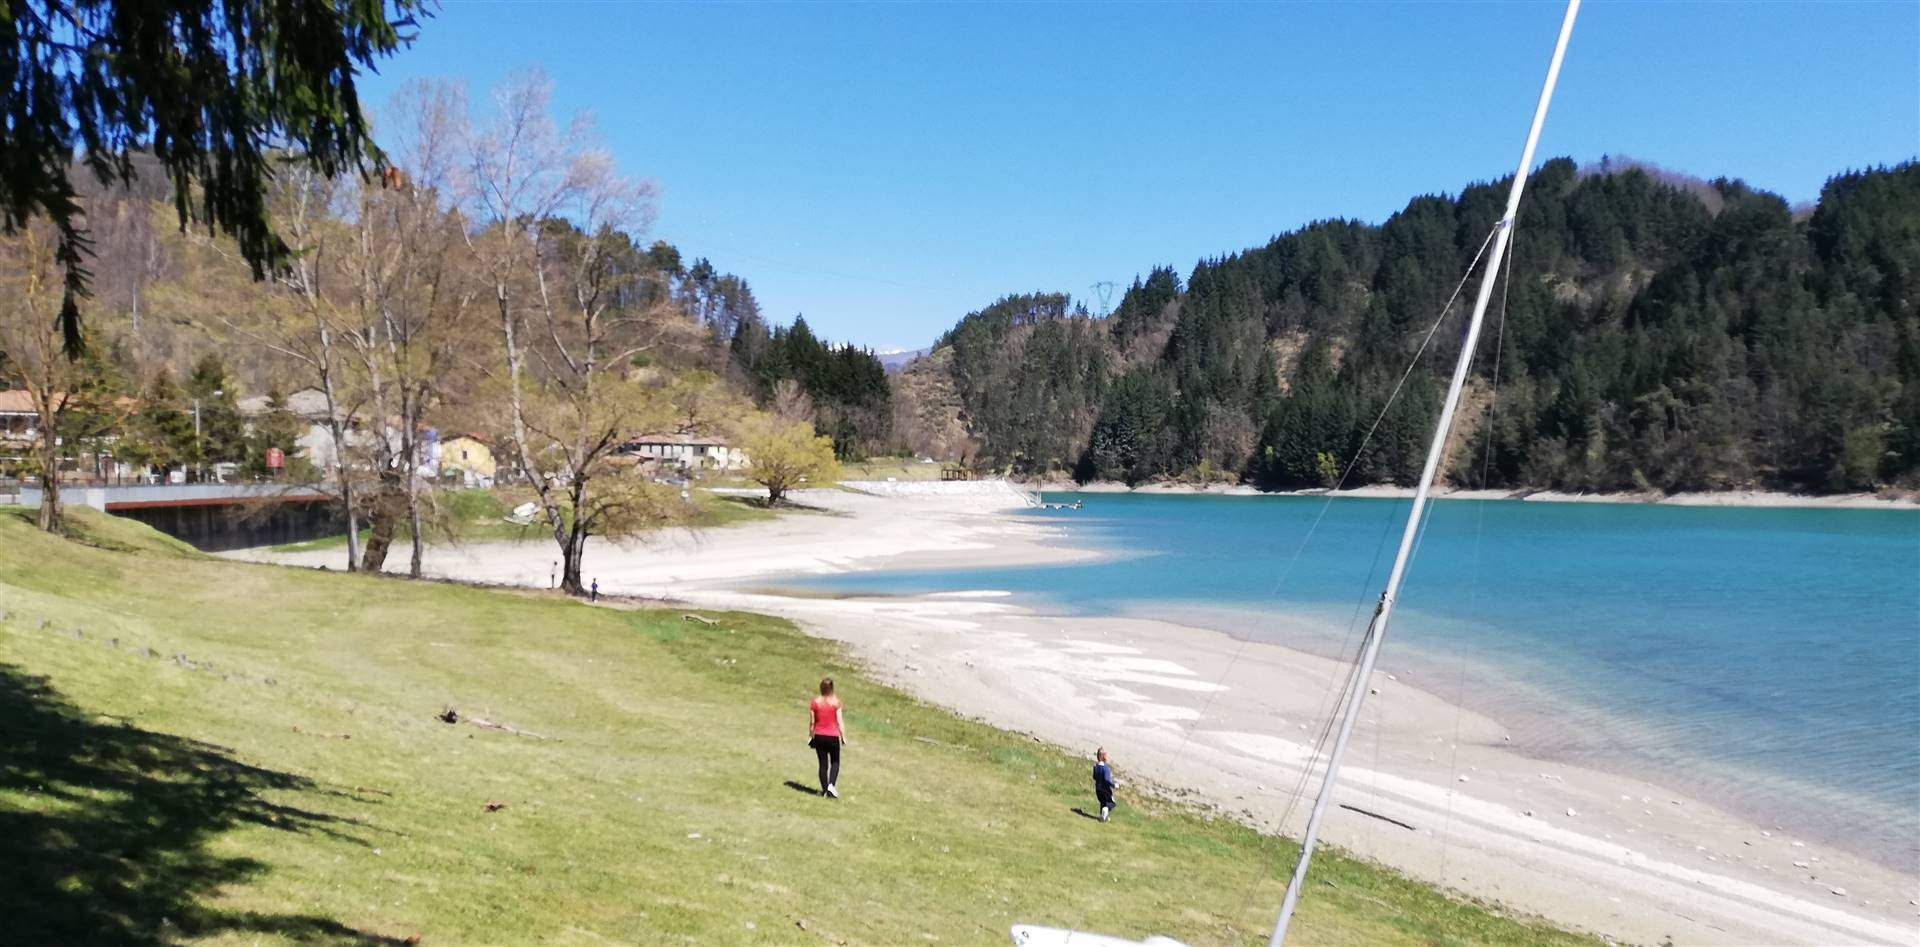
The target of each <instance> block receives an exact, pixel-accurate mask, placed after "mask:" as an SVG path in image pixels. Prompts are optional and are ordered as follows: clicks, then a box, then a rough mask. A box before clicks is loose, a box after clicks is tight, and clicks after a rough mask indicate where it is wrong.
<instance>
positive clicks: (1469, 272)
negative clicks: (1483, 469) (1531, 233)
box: [1242, 218, 1513, 866]
mask: <svg viewBox="0 0 1920 947" xmlns="http://www.w3.org/2000/svg"><path fill="white" fill-rule="evenodd" d="M1512 223H1513V221H1512V220H1510V219H1507V218H1502V219H1501V220H1499V221H1497V222H1496V223H1495V224H1494V226H1493V227H1492V229H1491V230H1489V231H1488V233H1487V237H1486V239H1485V240H1483V241H1482V242H1481V245H1480V251H1479V252H1477V253H1475V254H1474V256H1473V260H1472V261H1471V262H1469V263H1468V264H1467V268H1466V271H1465V272H1464V273H1463V274H1462V275H1461V277H1460V282H1459V283H1458V284H1457V285H1456V286H1455V288H1454V291H1453V294H1452V295H1451V296H1449V297H1448V299H1447V304H1446V306H1444V307H1443V308H1442V309H1441V312H1440V316H1439V318H1437V319H1435V320H1434V323H1433V325H1432V326H1431V327H1430V328H1429V329H1428V330H1427V334H1426V337H1425V338H1424V339H1422V340H1421V343H1420V347H1419V349H1418V350H1416V351H1415V352H1414V355H1413V357H1412V359H1410V360H1409V361H1408V363H1407V367H1406V368H1405V370H1403V371H1402V372H1401V375H1400V380H1399V381H1398V382H1397V383H1396V384H1395V385H1394V387H1393V391H1392V393H1391V394H1389V395H1388V398H1387V402H1386V404H1385V405H1383V406H1382V408H1381V410H1380V413H1379V415H1377V416H1376V417H1375V418H1374V421H1373V425H1372V426H1370V427H1369V428H1368V429H1367V434H1366V436H1365V437H1363V438H1362V439H1361V444H1360V447H1359V449H1358V451H1356V453H1355V455H1354V457H1353V459H1352V460H1350V461H1349V462H1348V465H1347V468H1346V470H1344V471H1343V472H1342V473H1341V477H1340V482H1341V483H1342V484H1344V483H1345V482H1346V479H1347V477H1348V476H1349V475H1350V474H1351V473H1352V472H1353V469H1354V467H1356V466H1357V465H1358V463H1359V459H1360V457H1361V456H1362V455H1364V453H1365V451H1366V446H1367V444H1368V442H1370V441H1371V439H1372V437H1373V434H1374V432H1375V431H1376V430H1377V429H1378V428H1379V426H1380V423H1381V421H1382V420H1384V418H1385V417H1386V413H1387V411H1388V410H1390V409H1391V408H1392V406H1393V402H1394V401H1395V400H1396V399H1397V398H1398V397H1399V395H1400V391H1401V389H1402V388H1403V387H1404V386H1405V385H1406V382H1407V379H1408V378H1410V377H1411V376H1412V374H1413V370H1414V369H1415V368H1416V367H1418V365H1419V361H1420V359H1421V358H1422V357H1424V356H1425V354H1426V350H1427V348H1428V346H1429V345H1430V344H1431V343H1432V341H1433V337H1434V335H1435V334H1436V333H1438V331H1439V329H1440V327H1441V326H1442V325H1443V324H1444V323H1445V321H1446V318H1447V316H1448V315H1449V314H1450V312H1451V310H1452V307H1453V303H1454V302H1455V300H1456V299H1457V298H1458V297H1459V295H1460V293H1461V291H1462V289H1463V288H1464V287H1465V286H1466V284H1467V282H1468V281H1469V280H1471V279H1472V278H1473V274H1474V273H1475V272H1476V271H1477V270H1478V269H1479V267H1480V261H1481V259H1482V257H1483V256H1484V255H1485V252H1486V248H1487V247H1488V246H1489V245H1491V244H1492V242H1493V240H1494V238H1495V237H1497V236H1499V234H1500V231H1501V230H1502V229H1503V228H1506V227H1508V226H1511V225H1512ZM1335 489H1338V488H1337V487H1336V488H1335ZM1327 502H1328V503H1329V504H1331V502H1332V497H1331V496H1329V498H1328V501H1327ZM1396 508H1397V507H1396ZM1433 511H1434V507H1433V506H1432V505H1431V504H1429V505H1428V506H1427V508H1426V509H1425V510H1423V511H1422V513H1421V521H1420V527H1419V530H1418V532H1417V533H1416V537H1415V543H1416V545H1417V544H1419V543H1420V542H1422V541H1423V540H1424V539H1425V537H1426V525H1427V522H1428V521H1429V520H1430V519H1431V518H1432V516H1433ZM1324 512H1325V511H1324V509H1323V511H1322V515H1324ZM1395 522H1396V520H1395V519H1394V518H1393V517H1387V518H1386V519H1385V521H1384V524H1385V525H1384V528H1383V530H1382V532H1381V536H1380V541H1379V544H1378V545H1377V546H1376V547H1375V550H1374V560H1373V565H1372V567H1371V568H1370V569H1369V570H1368V575H1367V579H1366V582H1365V584H1364V588H1367V589H1371V588H1372V587H1373V577H1374V575H1376V574H1377V573H1378V569H1379V564H1380V556H1381V554H1382V553H1383V552H1384V551H1385V549H1386V542H1387V539H1388V537H1389V536H1390V535H1391V534H1392V528H1393V525H1394V523H1395ZM1315 526H1316V527H1317V526H1318V521H1317V520H1316V522H1315ZM1303 546H1304V541H1303ZM1297 556H1298V554H1297V553H1296V558H1297ZM1291 568H1292V563H1291V562H1290V563H1289V564H1288V569H1289V571H1291ZM1278 591H1279V590H1278V589H1277V588H1276V589H1275V595H1276V597H1277V595H1278ZM1369 600H1370V599H1369V598H1367V597H1365V596H1364V594H1363V596H1362V598H1361V599H1360V600H1359V601H1358V602H1357V603H1356V604H1355V607H1354V613H1353V617H1352V618H1351V619H1350V620H1349V622H1348V626H1347V635H1346V637H1345V638H1344V639H1343V640H1342V642H1341V647H1340V651H1339V652H1338V653H1340V654H1342V655H1345V654H1346V653H1347V647H1348V645H1349V644H1350V643H1351V641H1352V636H1353V631H1354V630H1355V629H1356V628H1357V627H1358V626H1359V620H1360V616H1361V615H1362V614H1363V613H1364V610H1365V607H1366V605H1367V603H1368V601H1369ZM1377 607H1378V605H1377V600H1376V610H1377ZM1373 631H1374V623H1373V622H1372V620H1371V618H1370V617H1369V620H1368V621H1367V626H1366V632H1365V634H1363V635H1362V636H1361V640H1360V644H1359V648H1358V649H1356V651H1358V650H1364V649H1365V647H1366V643H1367V639H1368V637H1369V636H1371V635H1372V634H1373ZM1242 646H1243V647H1244V642H1243V645H1242ZM1359 678H1360V663H1359V661H1358V659H1357V654H1356V657H1355V659H1354V660H1352V661H1350V662H1349V664H1348V668H1347V673H1346V674H1345V675H1343V676H1342V677H1341V678H1339V679H1338V683H1339V687H1338V689H1337V690H1335V689H1334V686H1333V685H1334V683H1335V682H1334V681H1329V682H1328V689H1327V691H1326V692H1325V693H1324V694H1323V695H1322V701H1321V703H1320V704H1319V707H1320V710H1321V713H1320V714H1319V716H1320V717H1322V718H1324V722H1323V723H1322V724H1321V726H1320V728H1319V730H1318V731H1317V732H1316V733H1315V738H1314V740H1313V743H1312V745H1311V746H1310V748H1309V753H1308V757H1307V761H1306V762H1305V763H1304V764H1303V765H1302V766H1301V768H1300V772H1299V775H1298V777H1297V778H1296V780H1295V782H1294V784H1293V786H1292V787H1291V788H1290V789H1289V791H1288V794H1287V806H1286V808H1285V810H1284V811H1283V813H1282V815H1281V818H1280V825H1281V826H1282V828H1283V829H1284V827H1285V825H1286V823H1287V821H1288V820H1289V819H1291V818H1292V817H1293V815H1294V813H1295V812H1296V811H1298V808H1299V804H1300V801H1301V800H1302V799H1304V798H1305V797H1306V789H1307V786H1308V785H1309V784H1310V783H1311V782H1312V779H1313V773H1314V769H1315V768H1316V767H1317V766H1320V765H1321V764H1322V759H1323V757H1325V756H1329V755H1330V753H1331V750H1330V747H1329V745H1328V740H1329V738H1330V737H1331V736H1332V733H1333V729H1334V727H1335V726H1336V725H1337V723H1338V720H1337V719H1336V715H1335V714H1333V713H1332V712H1331V708H1332V707H1338V706H1340V705H1341V704H1342V703H1344V701H1345V700H1346V698H1347V696H1348V695H1349V694H1350V693H1351V692H1352V689H1353V688H1354V687H1358V686H1364V682H1362V681H1360V679H1359ZM1329 699H1330V700H1331V701H1332V703H1331V704H1328V703H1327V701H1328V700H1329ZM1376 741H1377V733H1376ZM1456 742H1457V741H1456ZM1377 746H1378V743H1377V742H1376V748H1377ZM1376 766H1377V763H1376ZM1377 775H1378V774H1377V772H1376V777H1377ZM1375 790H1376V794H1377V790H1378V785H1377V782H1376V785H1375ZM1303 855H1304V849H1302V850H1301V851H1299V852H1296V853H1295V856H1294V865H1295V866H1297V865H1298V863H1299V859H1300V858H1301V857H1302V856H1303Z"/></svg>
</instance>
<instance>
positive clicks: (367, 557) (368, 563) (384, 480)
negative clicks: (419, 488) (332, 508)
mask: <svg viewBox="0 0 1920 947" xmlns="http://www.w3.org/2000/svg"><path fill="white" fill-rule="evenodd" d="M405 504H406V498H405V497H403V496H402V495H401V489H400V484H399V483H397V482H396V481H395V479H394V477H393V473H392V471H382V472H381V474H380V486H379V489H378V492H376V493H375V494H374V497H373V513H372V515H371V516H370V517H369V523H370V525H371V526H372V527H373V529H372V531H371V533H370V534H369V535H368V537H367V548H366V549H365V550H363V551H362V552H361V554H360V570H361V571H362V572H379V571H380V570H382V569H384V568H386V565H387V550H389V549H391V548H393V528H394V526H395V525H396V524H398V523H399V522H400V514H401V513H402V512H403V511H404V510H405V509H406V506H405Z"/></svg>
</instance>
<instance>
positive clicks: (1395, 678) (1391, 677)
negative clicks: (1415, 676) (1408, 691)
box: [1387, 674, 1399, 681]
mask: <svg viewBox="0 0 1920 947" xmlns="http://www.w3.org/2000/svg"><path fill="white" fill-rule="evenodd" d="M1387 680H1389V681H1397V680H1399V678H1397V677H1394V676H1393V675H1391V674H1389V675H1387Z"/></svg>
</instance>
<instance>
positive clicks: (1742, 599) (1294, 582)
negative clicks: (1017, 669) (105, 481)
mask: <svg viewBox="0 0 1920 947" xmlns="http://www.w3.org/2000/svg"><path fill="white" fill-rule="evenodd" d="M1049 499H1050V500H1066V499H1080V500H1082V501H1083V502H1084V507H1083V509H1081V510H1078V511H1051V510H1035V511H1031V512H1029V513H1027V514H1025V515H1027V516H1031V517H1033V518H1036V519H1041V520H1046V521H1050V522H1053V523H1056V524H1058V525H1059V526H1061V527H1063V528H1065V529H1067V530H1068V533H1069V542H1071V543H1073V544H1074V545H1082V546H1090V547H1094V548H1099V549H1104V550H1107V551H1109V552H1111V553H1114V554H1115V555H1112V556H1109V557H1107V558H1103V559H1101V560H1098V561H1095V562H1090V563H1084V564H1078V565H1071V566H1049V567H1033V568H1010V569H975V570H964V571H947V572H874V573H860V574H851V575H844V576H831V577H822V578H810V579H804V580H794V581H793V582H792V583H790V584H792V585H796V586H805V587H808V588H811V589H826V590H835V591H843V592H859V593H870V594H873V593H878V594H888V593H902V594H904V593H921V592H934V591H958V590H973V589H1000V590H1006V591H1009V592H1012V593H1014V594H1015V595H1016V596H1017V597H1018V598H1017V600H1018V601H1020V602H1021V603H1022V604H1025V605H1027V606H1029V607H1033V608H1036V609H1039V610H1041V611H1043V612H1047V613H1053V614H1078V615H1133V616H1143V617H1154V618H1165V619H1169V620H1174V621H1179V622H1182V623H1185V624H1192V625H1201V626H1204V627H1208V628H1214V629H1218V630H1220V631H1225V632H1228V633H1232V634H1237V635H1244V636H1248V637H1251V638H1253V639H1256V640H1262V641H1273V642H1277V643H1280V644H1285V645H1289V646H1292V647H1297V648H1301V649H1304V650H1310V651H1315V652H1319V653H1325V654H1342V653H1344V654H1351V652H1352V650H1353V649H1354V647H1355V646H1357V642H1358V639H1359V635H1358V631H1357V629H1358V628H1359V627H1360V626H1361V625H1362V624H1363V623H1364V622H1365V620H1366V618H1367V617H1368V614H1369V613H1370V610H1371V606H1372V604H1373V602H1374V601H1375V600H1376V599H1377V597H1378V595H1379V592H1380V587H1381V586H1382V585H1383V584H1384V582H1385V579H1386V568H1387V565H1388V564H1389V563H1390V562H1391V559H1392V556H1393V545H1394V543H1396V542H1397V541H1398V539H1399V528H1400V524H1401V523H1402V522H1403V521H1404V517H1405V516H1406V509H1407V505H1408V501H1405V500H1387V499H1346V498H1343V499H1339V500H1335V501H1333V502H1331V503H1328V502H1327V501H1325V500H1322V499H1319V498H1311V497H1220V496H1210V497H1209V496H1141V495H1107V494H1094V495H1076V496H1073V497H1067V496H1049ZM1323 509H1324V511H1325V513H1324V516H1322V515H1321V514H1322V510H1323ZM1316 517H1318V518H1319V522H1318V526H1317V527H1315V526H1314V525H1313V524H1314V523H1315V520H1316ZM1309 530H1311V537H1310V538H1309ZM1303 541H1305V542H1304V546H1303ZM1296 552H1298V555H1297V556H1296ZM1289 563H1291V566H1289ZM1350 632H1351V634H1350ZM1381 667H1382V668H1383V669H1385V670H1388V671H1394V672H1397V673H1403V674H1407V675H1409V677H1407V678H1405V681H1406V682H1407V683H1411V684H1415V685H1417V686H1422V687H1425V688H1426V689H1428V690H1430V691H1432V692H1434V693H1436V694H1439V695H1440V696H1442V697H1446V698H1448V699H1450V700H1457V701H1459V702H1461V703H1463V704H1465V705H1466V706H1469V707H1472V708H1474V709H1476V710H1482V711H1485V712H1488V713H1490V714H1492V715H1493V716H1494V717H1495V718H1496V719H1499V720H1501V721H1502V722H1503V723H1506V724H1507V725H1508V726H1509V727H1510V728H1511V730H1512V733H1513V739H1514V746H1515V748H1516V749H1518V750H1520V751H1521V752H1525V753H1528V754H1532V755H1535V756H1539V757H1541V758H1545V759H1554V760H1562V761H1566V762H1570V763H1577V764H1581V765H1589V766H1594V767H1598V768H1603V769H1609V770H1613V771H1616V772H1622V773H1626V774H1630V775H1635V776H1640V777H1643V778H1647V779H1649V780H1651V781H1653V782H1656V783H1661V784H1664V785H1669V786H1672V787H1676V788H1678V789H1680V790H1682V791H1684V792H1685V793H1687V794H1688V795H1691V796H1695V797H1700V798H1704V799H1705V800H1706V801H1710V802H1714V803H1717V804H1720V805H1724V806H1727V807H1728V808H1730V809H1732V810H1733V811H1736V812H1740V813H1743V814H1746V815H1749V816H1751V817H1753V818H1755V819H1756V820H1758V821H1760V822H1761V824H1763V825H1779V826H1781V827H1782V828H1783V829H1784V830H1786V831H1789V832H1795V833H1799V834H1800V835H1802V836H1804V837H1809V838H1817V839H1820V840H1824V841H1827V842H1830V843H1833V844H1837V845H1841V846H1843V847H1846V848H1848V849H1851V850H1853V851H1856V852H1859V853H1861V854H1864V855H1868V856H1870V857H1873V858H1875V859H1877V860H1879V861H1882V862H1884V863H1886V864H1887V865H1889V866H1891V867H1894V868H1898V869H1902V870H1905V871H1915V870H1920V511H1896V510H1779V509H1737V508H1687V507H1672V506H1635V505H1600V504H1578V503H1523V502H1518V501H1487V502H1478V501H1447V502H1441V503H1437V504H1434V505H1433V514H1432V518H1431V520H1430V521H1429V525H1428V528H1427V531H1426V534H1425V537H1424V539H1423V540H1422V545H1421V547H1420V549H1419V551H1418V555H1417V557H1416V558H1415V560H1414V563H1413V566H1412V568H1411V570H1410V572H1409V576H1408V580H1407V583H1406V587H1405V590H1404V591H1403V593H1402V595H1401V603H1400V607H1399V608H1398V609H1397V610H1396V612H1395V620H1394V625H1393V628H1392V630H1391V632H1390V633H1389V637H1388V639H1387V642H1386V645H1385V650H1384V651H1383V653H1382V658H1381Z"/></svg>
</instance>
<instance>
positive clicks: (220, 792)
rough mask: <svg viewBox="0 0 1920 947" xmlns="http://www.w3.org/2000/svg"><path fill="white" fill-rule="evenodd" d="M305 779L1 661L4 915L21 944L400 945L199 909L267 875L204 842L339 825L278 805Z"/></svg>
mask: <svg viewBox="0 0 1920 947" xmlns="http://www.w3.org/2000/svg"><path fill="white" fill-rule="evenodd" d="M313 788H315V787H314V786H313V784H312V783H310V782H309V781H307V780H306V779H304V778H302V777H299V776H294V775H290V774H287V773H278V772H273V771H271V770H265V769H260V768H258V767H254V766H249V765H247V764H245V763H242V762H240V761H239V760H236V759H234V758H233V757H232V756H231V755H229V752H228V751H226V750H223V749H222V748H220V747H216V746H213V745H211V744H207V743H201V742H198V741H195V740H188V739H184V738H181V737H176V736H169V735H167V734H161V733H153V732H150V731H147V730H142V729H140V728H138V727H134V726H130V725H127V724H124V723H109V722H101V721H98V720H96V719H94V718H92V717H91V716H90V715H88V714H86V713H84V712H82V711H81V710H80V709H79V708H77V707H74V706H73V705H72V704H69V703H68V702H67V701H66V700H65V699H64V698H63V697H61V695H60V694H59V693H58V692H57V691H55V690H54V689H53V688H52V687H50V686H48V684H47V681H46V679H45V678H41V677H37V676H34V675H30V674H27V673H24V672H23V671H21V670H20V669H19V668H18V667H15V666H13V665H8V664H0V792H4V793H6V794H7V795H10V796H12V797H14V799H15V800H26V804H25V805H24V806H23V805H21V804H19V803H17V802H16V803H8V802H4V801H0V918H4V919H5V920H4V922H3V924H0V926H4V927H5V938H6V939H7V941H8V942H9V943H19V944H82V943H84V944H130V945H149V944H151V945H159V944H167V943H173V942H176V941H178V940H179V939H180V938H182V937H193V936H213V935H218V934H222V933H236V934H248V933H252V934H270V935H276V936H279V937H283V938H286V939H288V940H291V941H293V942H295V943H310V944H400V943H402V942H401V941H399V940H397V939H394V938H389V937H382V936H379V935H374V934H368V933H365V932H362V931H358V930H354V929H353V928H350V927H348V926H346V925H344V924H340V923H338V922H336V921H333V920H331V919H328V918H324V917H314V916H304V915H292V914H264V913H258V912H223V911H219V910H217V909H214V908H212V907H209V906H207V905H206V904H204V903H202V902H203V899H205V898H208V897H210V896H212V895H214V894H215V893H216V892H217V891H218V890H219V889H221V888H223V887H226V886H230V885H235V884H240V883H243V882H245V881H246V880H248V879H249V878H252V877H254V876H256V875H258V874H260V873H261V872H263V871H265V870H266V866H265V865H264V864H262V863H260V862H258V861H256V860H254V859H251V858H245V857H235V856H227V855H217V854H214V853H213V852H211V851H209V846H210V843H212V842H213V841H214V839H215V838H216V837H217V836H218V835H219V834H220V833H222V832H225V831H227V830H229V829H232V828H235V827H238V826H241V825H247V824H252V825H261V826H269V827H272V828H274V829H278V830H281V831H286V832H320V833H325V834H328V835H332V836H334V837H337V838H342V839H348V840H351V841H356V842H357V841H359V840H358V839H353V838H352V837H351V836H347V835H344V834H342V833H341V832H339V831H338V830H336V829H334V828H332V824H333V823H336V822H338V821H339V820H338V819H336V818H334V817H332V816H327V815H323V814H319V813H313V812H307V811H304V810H301V809H296V808H292V807H288V806H282V805H276V804H274V803H270V802H268V801H266V800H265V799H263V798H261V794H262V793H263V792H268V791H273V790H311V789H313Z"/></svg>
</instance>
